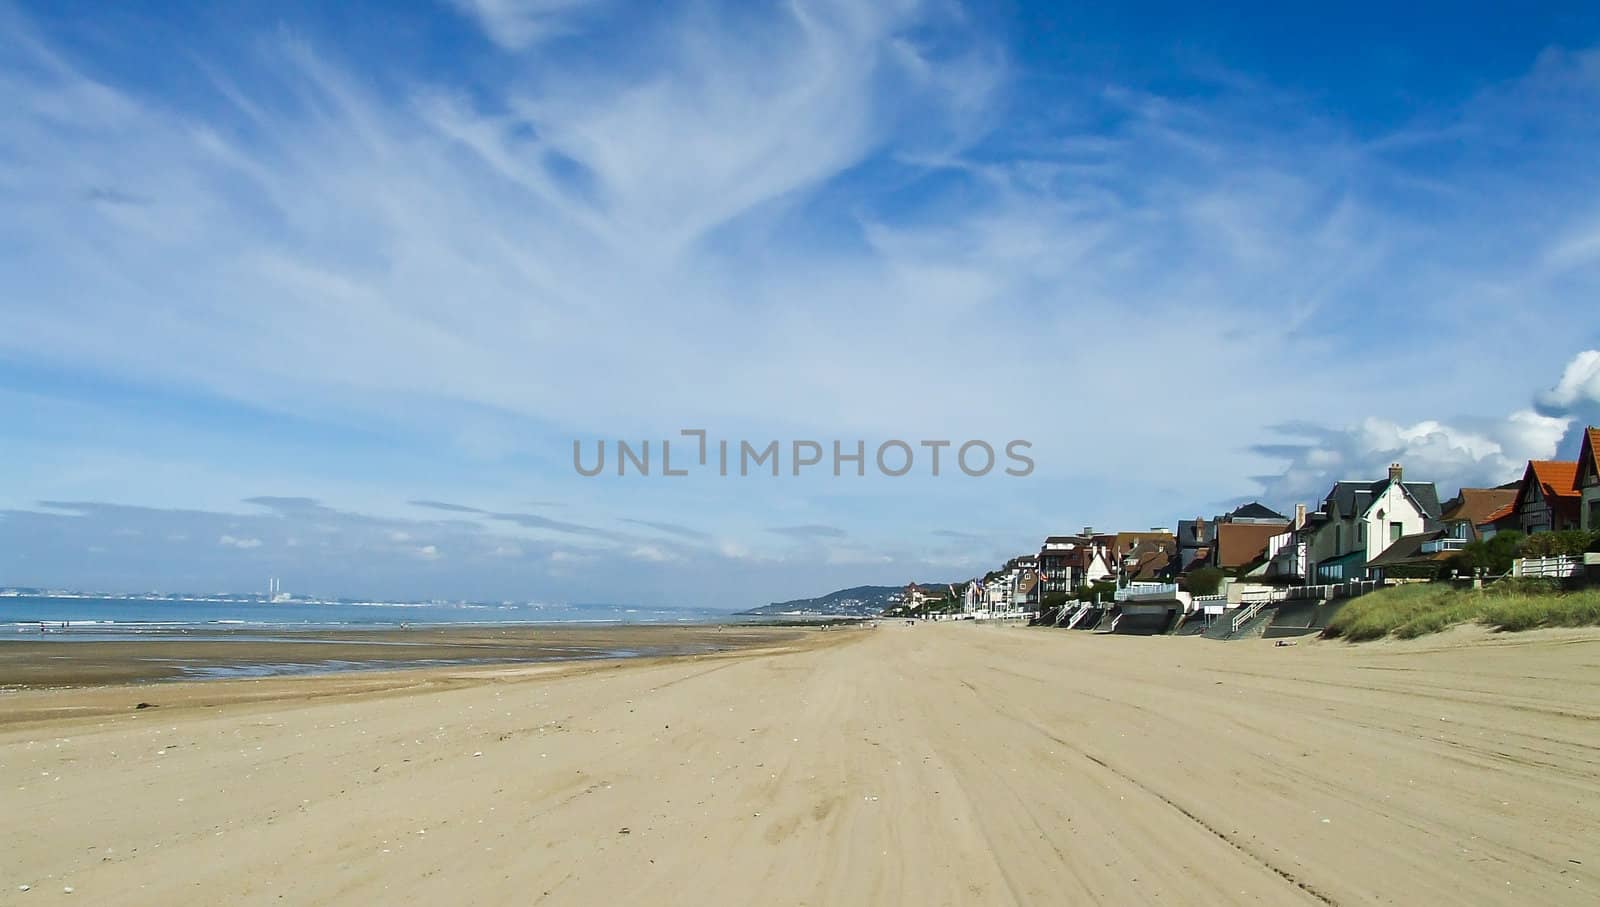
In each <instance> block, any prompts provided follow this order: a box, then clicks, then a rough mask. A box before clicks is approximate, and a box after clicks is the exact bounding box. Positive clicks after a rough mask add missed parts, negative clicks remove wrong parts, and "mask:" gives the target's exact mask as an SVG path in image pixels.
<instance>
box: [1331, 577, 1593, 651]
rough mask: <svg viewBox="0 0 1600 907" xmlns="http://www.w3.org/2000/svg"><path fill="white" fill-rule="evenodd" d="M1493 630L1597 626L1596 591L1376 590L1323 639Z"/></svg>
mask: <svg viewBox="0 0 1600 907" xmlns="http://www.w3.org/2000/svg"><path fill="white" fill-rule="evenodd" d="M1465 623H1482V624H1484V625H1485V626H1488V627H1491V628H1493V629H1496V630H1506V631H1515V630H1531V629H1534V628H1537V627H1587V626H1600V589H1585V590H1581V591H1577V592H1561V591H1559V589H1558V588H1557V587H1556V586H1555V585H1554V584H1552V583H1549V582H1544V581H1537V580H1532V581H1512V580H1502V581H1501V582H1499V583H1496V584H1494V585H1492V586H1490V587H1488V588H1487V589H1482V590H1474V589H1454V588H1451V587H1450V586H1448V585H1446V584H1443V583H1416V584H1411V585H1405V586H1396V587H1393V588H1389V589H1381V590H1379V591H1377V592H1374V593H1371V594H1369V595H1363V596H1361V597H1360V598H1357V599H1355V600H1354V601H1352V602H1350V603H1349V604H1348V605H1346V606H1345V607H1344V608H1343V610H1341V611H1340V612H1339V614H1338V615H1337V616H1336V617H1334V619H1333V620H1332V621H1330V622H1329V623H1328V628H1327V630H1325V631H1324V633H1323V635H1324V636H1328V637H1332V638H1342V639H1347V640H1350V641H1351V642H1363V641H1366V640H1371V639H1382V638H1383V637H1385V636H1390V635H1393V636H1397V637H1399V638H1401V639H1413V638H1415V637H1418V636H1424V635H1426V634H1429V633H1437V632H1439V631H1440V630H1445V629H1448V628H1450V627H1453V626H1456V625H1458V624H1465Z"/></svg>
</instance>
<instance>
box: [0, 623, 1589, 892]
mask: <svg viewBox="0 0 1600 907" xmlns="http://www.w3.org/2000/svg"><path fill="white" fill-rule="evenodd" d="M358 680H359V682H357V681H353V680H352V679H351V677H349V676H346V677H341V678H327V679H322V678H294V679H284V680H271V681H255V682H248V681H246V682H239V681H226V682H215V683H211V684H161V685H153V686H152V685H146V686H140V687H109V688H105V689H101V690H75V691H59V692H44V693H41V692H32V693H12V694H7V695H6V696H5V697H3V698H0V710H9V709H14V708H17V707H18V706H19V704H26V706H27V707H28V708H29V709H31V710H32V711H31V714H32V715H34V716H35V717H33V718H27V719H24V720H20V721H14V722H12V723H11V724H9V725H6V726H4V727H0V792H3V800H0V806H3V809H4V815H5V818H6V821H5V823H4V825H3V826H0V902H6V903H45V902H55V901H62V900H68V899H69V897H70V898H72V899H77V900H79V901H85V900H86V901H87V902H91V903H105V904H122V903H139V904H175V903H212V904H217V903H292V904H315V903H330V902H341V903H362V904H367V903H397V902H408V903H428V904H468V903H481V904H500V903H505V904H521V903H550V904H654V903H662V904H813V905H856V904H917V905H922V904H1011V903H1026V904H1115V905H1131V904H1144V903H1164V904H1187V903H1193V904H1236V903H1257V904H1273V905H1278V904H1295V903H1305V904H1318V903H1331V904H1368V903H1387V904H1402V905H1424V904H1516V905H1527V904H1593V903H1596V902H1597V899H1600V685H1597V684H1600V633H1597V632H1595V631H1566V632H1548V633H1538V634H1524V635H1518V636H1496V637H1488V636H1486V635H1485V634H1483V633H1482V632H1479V631H1461V632H1457V633H1453V634H1449V635H1446V636H1444V637H1436V638H1434V639H1432V640H1422V641H1417V642H1413V643H1406V644H1380V645H1371V646H1362V647H1352V646H1348V645H1345V644H1342V643H1301V644H1300V645H1297V646H1293V647H1275V646H1273V645H1271V644H1270V643H1261V642H1248V643H1214V642H1211V641H1209V640H1200V639H1193V638H1182V639H1177V638H1122V637H1103V636H1093V635H1090V634H1083V633H1071V632H1066V631H1051V630H1029V629H1026V628H1018V627H990V626H976V625H972V624H952V625H931V626H918V627H915V628H907V627H902V626H884V627H882V628H880V629H877V630H862V631H844V632H839V631H835V632H818V633H810V634H804V635H801V636H798V637H794V638H791V639H790V640H789V641H788V642H786V643H784V644H782V645H780V646H778V647H777V648H769V649H767V650H765V651H762V652H752V651H745V652H739V653H728V654H719V655H709V656H693V657H685V658H678V659H670V660H658V661H652V662H632V663H624V664H615V665H612V664H596V663H588V664H581V665H568V666H559V667H557V666H518V667H514V668H504V669H440V670H425V671H416V672H411V673H408V674H393V675H385V676H384V677H374V676H370V675H369V676H364V677H362V678H359V679H358ZM352 684H354V685H352ZM197 690H199V691H201V692H195V691H197ZM157 694H159V696H158V697H157ZM52 697H55V698H57V699H58V700H60V701H66V702H69V703H75V705H73V707H74V708H82V709H84V710H85V711H86V717H78V718H62V717H53V718H48V719H43V718H39V717H37V716H39V715H46V714H51V710H50V709H49V708H46V707H44V700H49V699H51V698H52ZM73 697H77V698H76V699H74V698H73ZM152 697H156V699H157V707H156V708H150V709H145V710H140V711H134V710H132V708H131V702H130V700H132V699H138V698H144V699H151V698H152ZM23 884H28V885H31V886H32V890H31V891H28V892H26V893H22V892H20V891H19V890H18V886H20V885H23ZM67 886H70V887H72V888H73V889H74V891H75V893H74V894H72V895H70V896H68V895H65V894H64V893H63V889H64V888H65V887H67Z"/></svg>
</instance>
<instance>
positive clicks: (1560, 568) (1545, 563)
mask: <svg viewBox="0 0 1600 907" xmlns="http://www.w3.org/2000/svg"><path fill="white" fill-rule="evenodd" d="M1582 570H1583V558H1581V557H1522V558H1518V559H1516V560H1514V561H1512V562H1511V575H1512V576H1543V577H1549V578H1551V579H1566V578H1567V577H1569V576H1577V575H1578V574H1579V573H1580V572H1582Z"/></svg>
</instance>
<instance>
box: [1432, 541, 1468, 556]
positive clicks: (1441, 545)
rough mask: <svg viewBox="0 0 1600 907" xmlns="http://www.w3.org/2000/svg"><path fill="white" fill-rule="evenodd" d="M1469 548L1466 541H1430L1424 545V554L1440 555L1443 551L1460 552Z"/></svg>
mask: <svg viewBox="0 0 1600 907" xmlns="http://www.w3.org/2000/svg"><path fill="white" fill-rule="evenodd" d="M1465 547H1467V540H1466V539H1452V538H1443V539H1429V540H1428V541H1426V542H1423V543H1422V553H1423V554H1438V553H1439V552H1441V551H1460V550H1461V549H1463V548H1465Z"/></svg>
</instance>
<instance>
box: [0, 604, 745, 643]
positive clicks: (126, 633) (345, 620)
mask: <svg viewBox="0 0 1600 907" xmlns="http://www.w3.org/2000/svg"><path fill="white" fill-rule="evenodd" d="M733 620H737V618H734V617H733V616H732V615H730V614H729V613H728V612H726V611H720V610H716V609H712V608H648V607H642V606H630V605H544V604H520V605H485V604H447V605H439V604H398V603H385V602H364V603H360V604H353V603H338V604H320V603H319V604H308V603H300V602H284V603H278V604H269V603H266V602H248V601H244V602H234V601H171V600H165V599H126V598H87V597H86V598H57V597H37V596H0V639H5V638H15V637H16V634H32V635H33V637H34V638H38V637H39V635H40V625H41V624H43V625H44V629H45V633H44V635H45V636H47V637H54V638H72V639H86V638H99V639H104V638H108V637H116V638H128V637H130V636H132V637H137V636H139V635H141V634H160V633H170V632H172V631H180V630H188V631H205V630H213V631H225V630H226V631H238V630H247V629H258V630H264V631H271V630H289V629H303V630H314V629H324V628H341V627H343V628H352V629H354V628H363V627H367V628H373V629H377V628H382V627H397V626H399V625H401V624H408V625H410V626H436V625H448V624H549V623H592V624H686V623H688V624H693V623H723V622H730V621H733Z"/></svg>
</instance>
